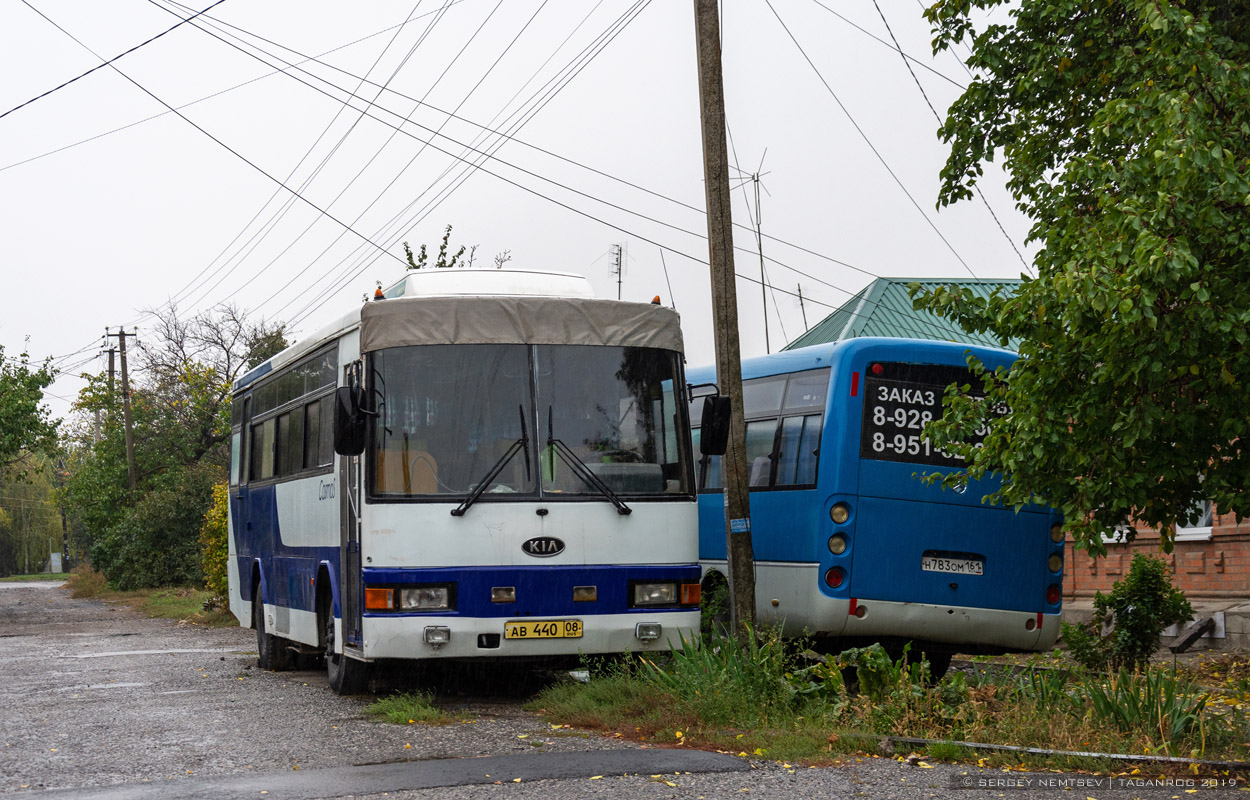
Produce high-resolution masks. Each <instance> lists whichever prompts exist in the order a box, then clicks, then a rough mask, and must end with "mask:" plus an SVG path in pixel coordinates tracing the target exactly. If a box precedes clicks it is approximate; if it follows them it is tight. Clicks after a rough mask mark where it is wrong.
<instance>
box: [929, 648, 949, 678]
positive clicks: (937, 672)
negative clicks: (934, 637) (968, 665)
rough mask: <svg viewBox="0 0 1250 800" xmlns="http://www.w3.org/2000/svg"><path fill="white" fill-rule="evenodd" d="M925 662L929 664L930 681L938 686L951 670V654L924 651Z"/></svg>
mask: <svg viewBox="0 0 1250 800" xmlns="http://www.w3.org/2000/svg"><path fill="white" fill-rule="evenodd" d="M923 655H924V657H925V660H927V661H928V662H929V681H930V682H931V683H933V684H936V683H937V682H938V681H940V680H942V678H943V677H944V676H945V675H946V673H947V672H948V671H949V670H950V668H951V654H950V653H947V652H933V651H932V650H925V651H923Z"/></svg>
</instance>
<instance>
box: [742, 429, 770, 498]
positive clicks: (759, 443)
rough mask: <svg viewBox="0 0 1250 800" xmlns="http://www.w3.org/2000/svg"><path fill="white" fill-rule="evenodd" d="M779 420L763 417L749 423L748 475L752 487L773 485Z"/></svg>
mask: <svg viewBox="0 0 1250 800" xmlns="http://www.w3.org/2000/svg"><path fill="white" fill-rule="evenodd" d="M776 436H777V420H775V419H761V420H755V421H753V422H748V423H747V475H748V478H749V483H750V485H751V486H752V487H756V486H771V485H772V472H773V459H774V449H773V442H774V440H775V439H776Z"/></svg>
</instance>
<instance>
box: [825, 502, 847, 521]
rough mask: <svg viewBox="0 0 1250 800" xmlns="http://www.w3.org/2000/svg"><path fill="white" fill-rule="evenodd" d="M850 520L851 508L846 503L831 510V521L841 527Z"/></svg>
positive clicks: (839, 504)
mask: <svg viewBox="0 0 1250 800" xmlns="http://www.w3.org/2000/svg"><path fill="white" fill-rule="evenodd" d="M850 518H851V508H850V506H848V505H847V504H846V503H838V504H837V505H835V506H834V507H833V508H831V509H829V519H831V520H833V521H834V522H835V523H837V524H838V525H841V524H842V523H843V522H846V521H847V520H848V519H850Z"/></svg>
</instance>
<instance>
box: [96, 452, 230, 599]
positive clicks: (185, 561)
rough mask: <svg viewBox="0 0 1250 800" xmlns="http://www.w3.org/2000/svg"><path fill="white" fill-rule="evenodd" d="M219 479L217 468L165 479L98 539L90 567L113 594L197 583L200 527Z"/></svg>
mask: <svg viewBox="0 0 1250 800" xmlns="http://www.w3.org/2000/svg"><path fill="white" fill-rule="evenodd" d="M220 473H221V470H220V469H218V468H216V467H210V466H208V465H196V466H193V467H191V468H189V469H186V470H184V471H180V472H179V473H178V474H177V475H169V476H167V479H166V480H165V481H164V483H163V485H162V486H160V487H157V488H154V489H152V490H151V491H149V492H148V493H147V494H145V495H144V496H143V497H142V498H141V499H140V500H139V501H138V502H137V503H135V505H134V506H133V507H132V508H129V509H127V510H126V512H125V515H124V516H123V517H122V519H121V520H120V521H119V522H118V523H117V524H115V525H113V526H112V527H111V528H109V529H108V530H107V531H105V532H103V533H102V534H100V535H99V536H98V537H97V538H96V541H95V544H94V545H93V546H92V548H91V562H92V564H93V565H94V566H96V567H97V568H98V569H99V570H100V571H101V572H103V573H104V575H105V576H106V577H107V578H108V580H109V585H110V586H111V587H112V588H114V589H120V590H123V591H128V590H132V589H148V588H153V587H157V586H194V585H198V584H199V583H200V581H201V580H202V579H203V572H202V571H201V568H200V548H199V532H200V526H201V525H202V524H203V521H204V513H205V511H207V510H208V507H209V505H210V503H211V501H212V491H213V484H214V483H216V482H217V479H218V478H219V477H220Z"/></svg>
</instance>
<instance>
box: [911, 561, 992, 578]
mask: <svg viewBox="0 0 1250 800" xmlns="http://www.w3.org/2000/svg"><path fill="white" fill-rule="evenodd" d="M984 568H985V562H984V561H980V560H978V559H973V558H937V557H935V556H924V557H922V558H921V559H920V569H922V570H924V571H925V572H949V573H951V574H953V575H980V574H981V570H982V569H984Z"/></svg>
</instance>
